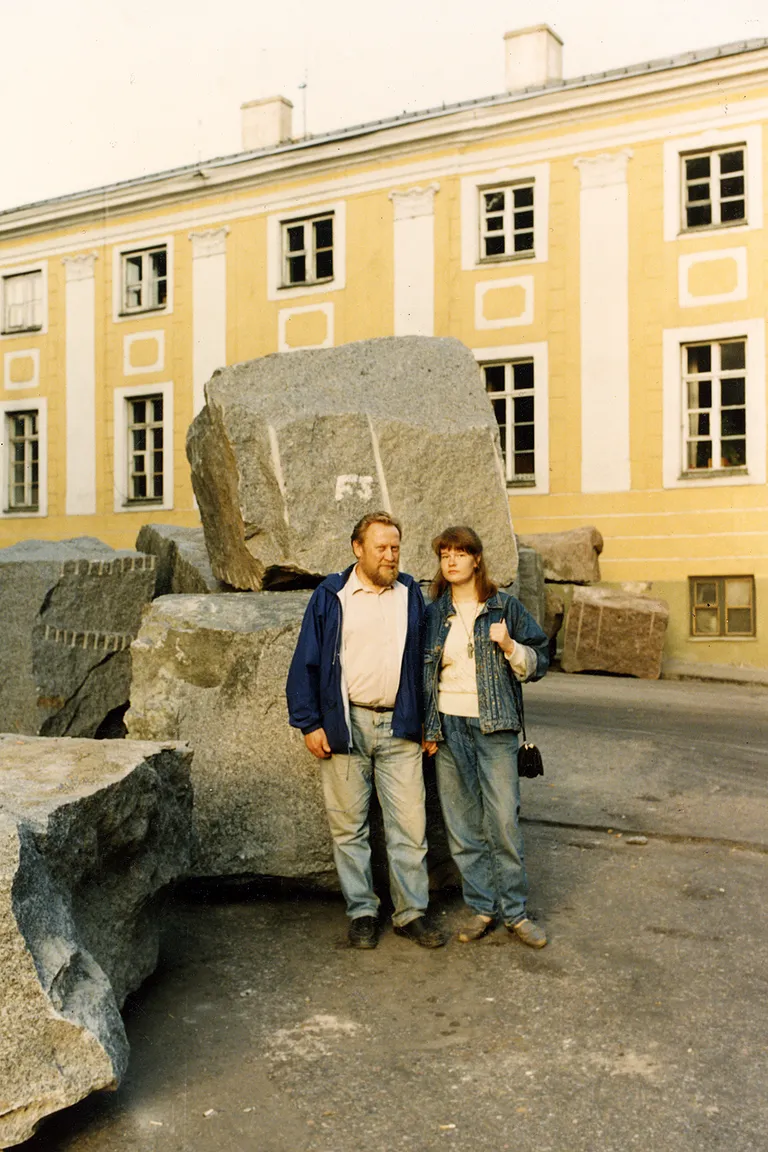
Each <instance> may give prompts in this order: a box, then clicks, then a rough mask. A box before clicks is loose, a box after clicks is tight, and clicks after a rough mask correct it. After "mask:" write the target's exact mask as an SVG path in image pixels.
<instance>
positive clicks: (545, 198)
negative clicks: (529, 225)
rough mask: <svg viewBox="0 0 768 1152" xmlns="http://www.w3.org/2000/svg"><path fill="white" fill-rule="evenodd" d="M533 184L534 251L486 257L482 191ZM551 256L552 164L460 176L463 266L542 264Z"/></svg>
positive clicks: (468, 267) (498, 169)
mask: <svg viewBox="0 0 768 1152" xmlns="http://www.w3.org/2000/svg"><path fill="white" fill-rule="evenodd" d="M516 184H533V251H532V252H512V253H505V254H504V255H503V256H492V257H485V256H484V255H483V251H482V221H481V212H480V197H481V195H482V192H483V191H491V190H493V189H496V188H502V187H504V188H507V187H514V185H516ZM548 259H549V164H546V163H545V164H529V165H526V166H525V167H519V168H494V169H492V170H488V171H487V172H477V173H475V174H474V175H472V176H464V177H462V180H461V267H462V269H463V270H464V271H469V270H471V269H475V268H488V267H490V266H493V267H498V266H499V265H503V264H519V263H520V261H521V260H524V261H526V262H528V263H532V264H541V263H544V262H545V261H546V260H548Z"/></svg>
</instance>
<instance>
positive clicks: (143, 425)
mask: <svg viewBox="0 0 768 1152" xmlns="http://www.w3.org/2000/svg"><path fill="white" fill-rule="evenodd" d="M125 403H126V406H127V412H126V429H127V435H128V453H127V457H126V459H127V464H128V475H127V492H128V503H129V504H151V503H160V502H162V500H163V475H164V448H163V439H164V426H163V396H162V395H148V396H132V397H129V398H128V399H127V400H126V401H125Z"/></svg>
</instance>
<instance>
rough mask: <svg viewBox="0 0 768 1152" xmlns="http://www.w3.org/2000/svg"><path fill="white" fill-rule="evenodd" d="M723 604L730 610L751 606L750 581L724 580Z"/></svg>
mask: <svg viewBox="0 0 768 1152" xmlns="http://www.w3.org/2000/svg"><path fill="white" fill-rule="evenodd" d="M725 602H726V604H727V605H728V606H729V607H731V608H749V607H750V606H751V604H752V581H751V580H726V581H725Z"/></svg>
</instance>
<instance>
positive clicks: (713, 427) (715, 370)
mask: <svg viewBox="0 0 768 1152" xmlns="http://www.w3.org/2000/svg"><path fill="white" fill-rule="evenodd" d="M732 343H737V344H742V345H743V346H744V357H745V364H744V367H743V369H724V368H723V367H722V359H721V357H722V348H723V346H724V344H725V345H726V346H727V345H728V344H732ZM701 347H708V348H709V349H710V356H711V370H710V371H709V372H704V373H698V372H689V371H688V365H687V359H688V355H687V350H688V349H689V348H701ZM746 352H747V347H746V339H743V340H740V339H738V338H736V339H735V340H732V341H731V340H729V341H721V340H707V341H705V342H704V343H703V344H682V345H681V346H680V360H681V364H680V378H681V382H682V391H683V395H682V397H681V400H680V404H681V411H682V414H683V427H682V433H683V435H682V443H681V459H682V467H683V471H684V472H685V473H686V474H687V475H691V474H695V475H696V476H701V475H702V474H704V475H706V473H707V472H709V473H710V474H711V473H713V472H722V471H724V470H738V471H739V472H743V471H745V470H746V468H747V466H748V461H749V458H748V457H746V447H747V445H746V440H747V435H746V414H747V396H746V378H747V367H746ZM702 376H703V377H704V378H705V379H707V380H708V381H709V384H710V389H711V392H710V401H711V403H710V404H709V407H701V406H699V407H697V408H691V407H690V406H689V403H688V386H689V384H693V383H695V382H696V381H697V380H698V379H699V378H701V377H702ZM734 377H738V378H743V380H744V405H743V410H744V419H745V429H744V435H743V436H738V437H726V440H728V439H738V440H743V441H744V453H745V457H746V462H745V463H744V464H723V463H722V462H721V463H720V465H718V466H717V467H714V466H712V465H710V467H709V468H692V467H691V466H690V464H689V463H688V450H689V447H690V446H691V445H692V444H698V443H699V442H700V441H704V442H705V443H710V444H711V447H712V459H713V460H717V459H718V458H719V459H720V460H721V461H722V455H723V445H722V440H723V436H722V431H721V428H722V414H723V408H722V405H721V402H720V401H721V392H722V382H723V380H728V379H732V378H734ZM739 407H741V405H739ZM696 413H698V414H699V415H700V416H701V415H705V416H708V418H709V421H708V422H709V434H708V435H704V434H702V433H695V434H691V429H690V417H691V416H692V415H694V414H696ZM686 425H687V426H686Z"/></svg>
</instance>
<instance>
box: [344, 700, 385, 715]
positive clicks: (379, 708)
mask: <svg viewBox="0 0 768 1152" xmlns="http://www.w3.org/2000/svg"><path fill="white" fill-rule="evenodd" d="M350 704H351V705H352V707H353V708H365V710H366V712H392V711H393V709H392V708H385V707H384V706H383V705H381V704H357V703H356V702H355V701H354V700H350Z"/></svg>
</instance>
